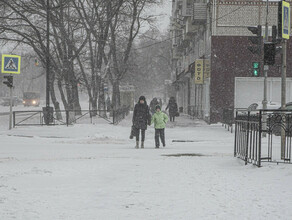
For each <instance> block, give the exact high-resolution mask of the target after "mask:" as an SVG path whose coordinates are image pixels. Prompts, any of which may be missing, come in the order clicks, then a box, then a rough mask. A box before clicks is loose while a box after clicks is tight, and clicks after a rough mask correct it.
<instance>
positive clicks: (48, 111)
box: [43, 0, 53, 125]
mask: <svg viewBox="0 0 292 220" xmlns="http://www.w3.org/2000/svg"><path fill="white" fill-rule="evenodd" d="M46 11H47V33H46V35H47V36H46V37H47V50H46V107H44V108H43V114H44V121H45V124H46V125H49V124H50V123H51V122H52V121H53V108H52V107H50V84H51V82H50V0H47V5H46Z"/></svg>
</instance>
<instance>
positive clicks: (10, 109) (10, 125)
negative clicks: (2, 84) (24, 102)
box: [9, 76, 13, 130]
mask: <svg viewBox="0 0 292 220" xmlns="http://www.w3.org/2000/svg"><path fill="white" fill-rule="evenodd" d="M11 77H12V76H11ZM12 105H13V86H11V87H10V107H9V130H11V129H12Z"/></svg>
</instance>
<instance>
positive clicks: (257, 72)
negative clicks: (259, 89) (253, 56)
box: [252, 62, 260, 77]
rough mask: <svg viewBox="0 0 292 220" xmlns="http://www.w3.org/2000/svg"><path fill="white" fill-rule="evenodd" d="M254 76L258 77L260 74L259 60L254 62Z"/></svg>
mask: <svg viewBox="0 0 292 220" xmlns="http://www.w3.org/2000/svg"><path fill="white" fill-rule="evenodd" d="M252 67H253V69H252V76H255V77H258V76H260V63H259V62H253V63H252Z"/></svg>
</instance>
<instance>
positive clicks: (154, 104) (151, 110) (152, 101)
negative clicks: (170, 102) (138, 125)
mask: <svg viewBox="0 0 292 220" xmlns="http://www.w3.org/2000/svg"><path fill="white" fill-rule="evenodd" d="M157 105H159V102H158V100H157V98H154V99H152V100H151V102H150V112H151V114H152V115H153V114H154V113H155V107H156V106H157Z"/></svg>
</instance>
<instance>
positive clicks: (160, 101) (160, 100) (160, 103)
mask: <svg viewBox="0 0 292 220" xmlns="http://www.w3.org/2000/svg"><path fill="white" fill-rule="evenodd" d="M159 105H160V108H162V99H159Z"/></svg>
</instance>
